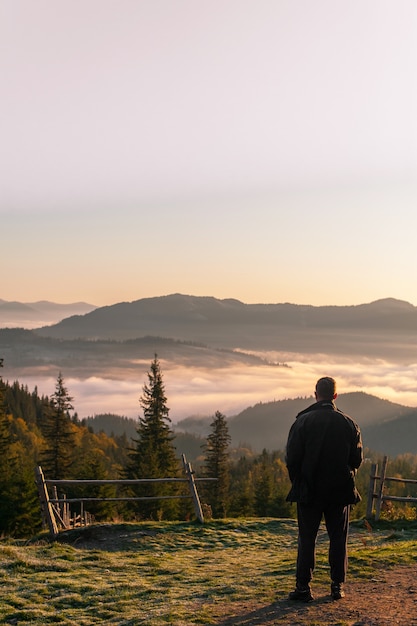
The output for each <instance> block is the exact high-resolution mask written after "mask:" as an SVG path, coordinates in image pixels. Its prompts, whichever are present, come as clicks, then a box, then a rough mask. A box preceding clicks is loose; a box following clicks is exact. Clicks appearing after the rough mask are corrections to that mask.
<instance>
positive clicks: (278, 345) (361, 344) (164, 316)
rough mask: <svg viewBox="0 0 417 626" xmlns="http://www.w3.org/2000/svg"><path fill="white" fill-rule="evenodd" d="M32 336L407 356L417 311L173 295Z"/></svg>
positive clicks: (384, 304)
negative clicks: (152, 338)
mask: <svg viewBox="0 0 417 626" xmlns="http://www.w3.org/2000/svg"><path fill="white" fill-rule="evenodd" d="M37 332H38V333H39V334H41V335H43V336H48V337H55V338H60V339H74V338H88V339H100V338H101V339H118V340H120V339H127V338H137V337H143V336H146V335H159V336H163V337H171V338H173V339H179V340H187V341H199V342H203V343H206V344H208V345H212V346H217V347H225V348H236V347H237V348H242V349H246V350H249V349H252V350H280V351H288V350H289V351H292V352H303V353H307V352H308V353H311V352H317V351H320V352H325V353H332V354H334V353H338V352H342V353H343V354H364V355H368V356H378V355H380V356H386V355H387V354H391V355H393V354H397V355H399V354H401V355H402V356H403V358H407V356H408V355H409V356H410V358H411V354H414V350H413V349H412V346H411V345H410V342H412V343H414V340H415V336H416V333H417V307H414V306H413V305H411V304H409V303H407V302H403V301H400V300H395V299H392V298H388V299H385V300H379V301H377V302H373V303H370V304H362V305H358V306H321V307H314V306H310V305H295V304H287V303H284V304H244V303H242V302H239V301H238V300H232V299H226V300H219V299H216V298H212V297H195V296H186V295H182V294H173V295H169V296H163V297H158V298H144V299H141V300H137V301H135V302H130V303H128V302H123V303H119V304H115V305H113V306H108V307H101V308H98V309H95V310H94V311H92V312H90V313H88V314H86V315H82V316H80V315H76V316H72V317H69V318H67V319H65V320H63V321H61V322H60V323H59V324H55V325H53V326H48V327H45V328H42V329H39V330H38V331H37Z"/></svg>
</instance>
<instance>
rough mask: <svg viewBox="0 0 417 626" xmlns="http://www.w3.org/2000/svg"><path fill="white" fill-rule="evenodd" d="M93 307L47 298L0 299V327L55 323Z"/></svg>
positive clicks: (88, 310) (83, 303)
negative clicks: (21, 300)
mask: <svg viewBox="0 0 417 626" xmlns="http://www.w3.org/2000/svg"><path fill="white" fill-rule="evenodd" d="M95 308H96V307H95V306H94V305H93V304H88V303H87V302H73V303H70V304H57V303H56V302H48V301H47V300H40V301H38V302H14V301H8V300H1V299H0V327H3V328H16V327H20V328H36V327H40V326H44V325H45V324H56V323H57V322H59V321H61V320H62V319H64V318H65V317H70V316H72V315H84V314H85V313H90V312H91V311H93V310H94V309H95Z"/></svg>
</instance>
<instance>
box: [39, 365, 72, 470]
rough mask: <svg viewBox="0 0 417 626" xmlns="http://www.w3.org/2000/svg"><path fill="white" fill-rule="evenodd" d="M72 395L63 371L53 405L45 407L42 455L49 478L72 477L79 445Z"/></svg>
mask: <svg viewBox="0 0 417 626" xmlns="http://www.w3.org/2000/svg"><path fill="white" fill-rule="evenodd" d="M71 402H72V398H71V396H70V395H69V393H68V389H67V388H66V387H65V385H64V379H63V377H62V374H61V372H59V375H58V378H57V382H56V386H55V392H54V393H53V394H52V396H51V398H50V401H49V405H47V406H46V407H45V413H44V417H43V427H42V431H43V435H44V437H45V442H46V448H45V450H44V452H43V454H42V468H43V471H44V474H45V476H47V477H49V478H56V479H58V480H59V479H64V478H70V475H69V472H70V469H71V465H72V453H73V450H74V447H75V440H74V426H73V424H72V421H71V417H70V411H72V410H73V408H74V407H73V406H72V404H71Z"/></svg>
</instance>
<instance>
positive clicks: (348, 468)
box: [286, 401, 363, 505]
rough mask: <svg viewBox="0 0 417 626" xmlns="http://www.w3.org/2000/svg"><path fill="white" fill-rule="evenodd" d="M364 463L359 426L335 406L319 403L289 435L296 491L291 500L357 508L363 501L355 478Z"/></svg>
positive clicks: (300, 417)
mask: <svg viewBox="0 0 417 626" xmlns="http://www.w3.org/2000/svg"><path fill="white" fill-rule="evenodd" d="M362 459H363V448H362V439H361V433H360V429H359V426H358V425H357V424H356V423H355V422H354V421H353V419H352V418H351V417H349V416H348V415H345V414H344V413H342V411H339V409H338V408H337V407H336V405H335V404H334V402H331V401H330V402H325V401H321V402H316V403H315V404H313V405H311V406H309V407H308V408H307V409H304V411H301V413H299V414H298V415H297V417H296V420H295V422H294V423H293V425H292V426H291V429H290V432H289V435H288V442H287V450H286V464H287V468H288V473H289V476H290V480H291V483H292V487H291V491H290V493H289V494H288V496H287V500H288V501H290V502H303V503H311V502H315V503H321V504H324V505H325V504H355V503H356V502H358V501H359V500H360V495H359V493H358V491H357V489H356V486H355V475H356V470H357V469H358V467H359V466H360V464H361V463H362Z"/></svg>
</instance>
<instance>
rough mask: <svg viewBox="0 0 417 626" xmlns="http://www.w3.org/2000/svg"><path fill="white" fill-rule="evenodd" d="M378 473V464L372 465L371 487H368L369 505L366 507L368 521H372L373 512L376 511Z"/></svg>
mask: <svg viewBox="0 0 417 626" xmlns="http://www.w3.org/2000/svg"><path fill="white" fill-rule="evenodd" d="M377 472H378V464H377V463H372V465H371V473H370V475H369V487H368V503H367V507H366V519H371V517H372V512H373V510H374V498H375V484H376V477H377Z"/></svg>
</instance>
